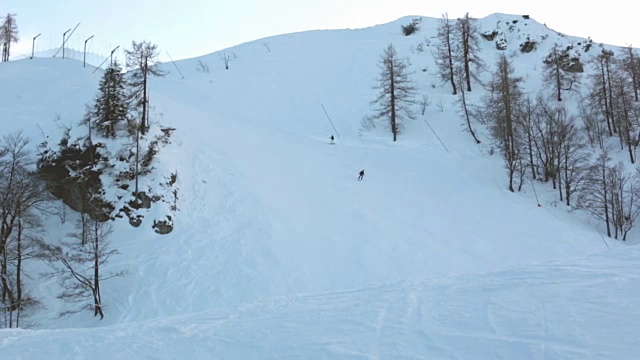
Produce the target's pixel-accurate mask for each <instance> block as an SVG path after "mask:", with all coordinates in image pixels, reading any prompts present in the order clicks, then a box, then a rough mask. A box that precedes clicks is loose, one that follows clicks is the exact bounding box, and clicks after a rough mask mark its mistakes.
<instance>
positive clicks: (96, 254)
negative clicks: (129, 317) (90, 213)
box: [93, 220, 104, 320]
mask: <svg viewBox="0 0 640 360" xmlns="http://www.w3.org/2000/svg"><path fill="white" fill-rule="evenodd" d="M93 236H94V248H93V249H94V251H93V300H94V314H93V316H97V315H100V320H102V319H103V318H104V313H103V311H102V301H101V299H100V240H101V239H100V227H99V222H98V221H97V220H94V234H93Z"/></svg>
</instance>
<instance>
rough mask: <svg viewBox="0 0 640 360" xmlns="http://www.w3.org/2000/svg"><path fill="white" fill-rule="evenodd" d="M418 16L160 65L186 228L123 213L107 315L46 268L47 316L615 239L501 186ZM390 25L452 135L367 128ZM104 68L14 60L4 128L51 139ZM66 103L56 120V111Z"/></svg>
mask: <svg viewBox="0 0 640 360" xmlns="http://www.w3.org/2000/svg"><path fill="white" fill-rule="evenodd" d="M406 21H407V19H401V20H399V21H397V22H394V23H391V24H385V25H381V26H376V27H373V28H369V29H362V30H344V31H317V32H307V33H300V34H291V35H283V36H280V37H274V38H270V39H265V40H264V41H257V42H253V43H247V44H242V45H239V46H238V47H236V48H233V49H229V50H228V52H227V54H228V55H231V54H232V53H234V52H237V55H238V56H237V58H234V59H233V61H232V62H231V63H230V69H229V70H225V69H224V68H223V67H222V65H221V63H219V62H220V59H219V58H218V54H212V55H208V56H205V57H203V58H202V59H203V60H204V61H208V62H209V63H211V64H210V66H211V71H210V72H209V73H206V72H197V71H196V69H195V66H196V63H197V59H192V60H185V61H182V62H178V63H177V64H178V65H179V66H181V67H182V69H183V74H184V75H185V79H182V78H181V77H178V76H176V74H175V73H172V74H169V76H167V77H166V78H159V79H153V81H152V82H151V104H152V107H153V108H152V112H151V119H152V126H157V125H158V122H160V123H162V124H163V125H166V126H172V127H175V128H176V131H175V133H174V136H173V138H172V142H173V145H172V146H171V147H170V148H168V149H167V150H166V151H164V150H163V152H162V153H161V154H160V155H159V161H162V166H163V167H164V168H166V169H175V170H176V171H177V174H178V187H179V189H180V192H179V194H178V199H179V201H178V207H179V208H180V211H179V213H178V216H177V218H176V219H175V229H174V231H173V232H172V233H171V234H169V235H165V236H158V235H156V234H154V233H153V232H151V231H148V229H147V230H142V228H139V229H134V228H131V227H130V226H129V225H128V224H126V221H119V225H118V226H117V229H116V232H115V233H114V235H113V237H112V238H113V246H114V247H115V248H117V249H118V250H119V251H120V253H121V254H120V255H118V256H116V257H113V258H112V260H111V262H110V267H111V268H113V269H125V270H128V271H129V276H127V277H125V278H118V279H112V280H110V281H109V282H105V283H104V284H103V285H101V287H102V289H103V292H104V295H103V299H104V303H105V306H106V308H105V311H106V313H107V316H106V317H105V319H104V320H103V321H97V320H94V319H87V318H88V316H86V315H87V314H78V315H75V316H74V317H71V318H70V319H67V320H64V321H63V320H58V319H56V318H55V317H56V314H57V312H58V311H59V310H63V309H64V306H65V305H64V304H61V303H59V302H57V301H56V300H55V299H53V296H54V295H55V287H56V285H55V284H54V282H51V283H47V284H44V285H42V286H40V287H39V288H38V289H35V292H36V294H37V295H39V296H41V297H43V298H45V299H50V301H49V300H47V301H46V302H45V303H46V304H47V309H46V310H44V311H41V312H39V313H38V315H37V316H36V317H35V320H36V322H37V323H38V324H39V325H40V326H41V327H45V328H55V327H94V326H107V325H116V324H118V323H121V322H126V323H133V322H137V321H143V320H151V319H154V318H160V317H170V316H183V315H185V314H189V313H192V312H202V311H210V310H211V309H215V308H219V307H227V308H228V307H234V306H238V305H243V304H249V303H254V302H260V301H262V300H263V299H264V298H268V297H272V296H293V297H295V296H297V295H299V294H313V293H326V292H330V291H341V290H345V289H357V288H365V287H371V286H377V285H379V284H389V283H395V282H398V281H410V280H422V279H431V278H438V277H442V276H449V275H452V274H465V273H473V272H479V271H497V270H501V269H505V268H511V267H514V266H519V265H522V264H530V263H538V262H544V261H549V260H557V259H566V258H574V257H580V256H584V255H586V254H591V253H595V252H601V251H603V250H605V249H606V247H605V245H604V244H603V242H602V239H601V238H600V236H599V235H598V233H597V232H595V231H594V230H593V229H591V228H589V227H586V226H585V225H584V223H582V222H581V221H579V220H578V219H577V218H576V217H573V216H572V215H570V214H567V213H566V211H564V210H563V209H554V208H548V207H546V206H545V207H542V208H539V207H537V206H536V203H535V201H534V199H533V198H532V197H531V196H529V194H524V195H523V194H512V193H509V192H508V191H506V190H505V189H504V188H505V185H504V184H505V170H504V165H503V162H502V159H501V158H500V157H499V156H490V155H488V151H487V150H488V147H485V146H484V145H483V146H477V145H476V144H475V143H473V142H472V141H471V139H470V136H469V135H468V134H467V133H465V132H463V131H461V126H460V124H461V121H460V120H459V118H458V116H457V114H456V113H455V107H454V105H453V101H454V100H455V98H454V97H452V96H451V95H450V94H449V91H448V90H447V89H446V87H440V86H436V87H435V88H432V87H431V83H437V80H436V79H435V77H434V75H433V69H432V68H431V70H430V71H427V72H422V71H420V69H421V68H422V67H423V66H426V65H427V64H428V63H429V61H430V60H429V59H428V57H427V56H426V55H425V54H424V53H412V50H411V49H413V48H415V46H416V44H417V43H419V42H421V41H423V40H424V39H423V38H422V35H423V33H419V35H418V36H415V37H405V36H403V35H402V34H401V33H400V31H399V29H400V24H401V23H404V22H406ZM424 31H425V33H432V31H433V29H431V30H429V26H425V28H424ZM390 41H393V42H394V43H395V44H396V45H397V47H398V49H399V50H398V51H399V52H400V54H401V55H402V56H405V55H407V56H410V59H411V61H412V64H413V65H412V70H416V78H415V79H414V80H415V81H416V82H417V83H418V85H419V88H420V92H421V93H425V94H427V95H428V96H429V97H430V98H431V99H432V100H433V104H432V105H431V106H429V107H428V108H427V109H426V114H425V117H424V119H428V120H429V121H430V123H431V124H432V126H433V127H434V128H435V129H436V130H437V131H438V134H439V135H440V137H441V138H442V139H444V140H445V141H446V142H447V145H448V149H449V151H451V152H450V153H448V152H446V151H445V150H444V149H443V147H442V146H441V145H440V144H439V143H438V141H437V139H436V138H435V137H434V135H433V134H432V133H431V132H430V130H429V128H428V127H427V126H426V124H425V123H424V122H423V121H422V119H419V120H416V121H411V122H407V123H406V127H405V130H404V132H403V133H402V134H401V136H400V138H399V141H398V142H397V143H393V142H391V141H390V136H389V134H388V133H387V131H386V130H384V128H382V127H380V128H379V129H376V131H374V132H373V133H364V134H363V135H362V136H360V135H361V132H360V125H359V122H360V118H361V117H362V115H364V114H365V113H367V112H368V110H369V109H370V105H369V101H370V100H371V99H372V98H373V97H374V95H375V92H374V91H373V90H372V89H371V85H373V83H374V82H375V77H376V76H377V69H376V63H377V61H378V58H379V55H380V53H381V51H382V49H383V48H384V47H385V46H386V45H387V44H388V43H389V42H390ZM263 43H268V44H269V49H268V50H267V49H266V48H265V47H264V46H262V45H263ZM489 45H491V44H485V45H484V47H485V48H486V49H488V48H489V47H490V46H489ZM487 51H488V50H487ZM527 59H532V60H531V61H536V62H537V61H539V60H540V58H539V56H534V57H531V58H527ZM212 61H216V62H218V63H217V64H218V67H217V68H216V69H215V70H214V69H213V63H212ZM523 61H524V62H525V63H526V61H527V60H523ZM166 65H169V66H170V65H171V64H166ZM73 66H75V67H76V68H75V69H74V68H73ZM429 66H431V65H429ZM167 69H171V68H167ZM99 73H100V71H98V72H97V73H96V74H92V70H91V69H88V68H87V69H83V68H82V67H81V64H79V63H77V62H74V61H70V60H62V59H34V60H22V61H17V62H12V63H9V64H3V65H2V66H0V79H2V81H3V84H4V83H6V84H10V85H11V86H10V87H8V90H6V89H5V90H3V93H5V92H6V93H7V94H9V95H10V96H0V110H2V111H3V112H2V113H3V114H8V115H7V117H5V118H4V119H7V120H5V121H6V122H7V127H6V128H7V129H11V130H13V129H16V128H19V127H20V126H22V124H23V125H24V126H25V127H26V128H27V134H28V135H31V136H33V137H34V140H35V141H39V139H40V138H41V137H42V135H43V134H42V133H41V132H40V129H39V128H38V126H36V125H35V124H36V123H37V124H38V125H39V126H40V127H41V128H42V129H43V132H44V133H45V134H46V135H48V136H50V139H49V141H57V139H58V138H59V134H60V132H61V130H62V126H63V124H64V125H65V126H67V125H68V124H75V123H76V122H77V121H78V120H80V118H81V116H82V112H83V111H84V104H85V103H86V102H87V101H89V100H90V99H91V98H92V97H93V96H94V94H95V86H96V84H97V81H98V79H99ZM36 85H37V86H36ZM480 94H481V92H478V95H473V96H475V97H478V96H480ZM439 100H442V110H440V109H439V107H438V106H437V103H438V101H439ZM320 104H324V105H326V107H327V109H328V110H329V113H330V115H331V117H332V118H333V122H334V124H335V126H336V128H337V129H338V130H339V132H340V137H339V138H338V141H337V142H338V144H336V145H329V144H328V137H329V135H330V134H332V133H333V129H332V128H331V126H330V124H329V123H328V121H327V119H326V117H325V114H324V112H323V111H322V108H321V107H320ZM57 113H60V114H61V119H62V120H61V121H58V122H55V121H53V120H48V119H53V117H54V116H55V114H57ZM43 119H44V120H43ZM16 120H17V121H16ZM60 122H63V124H60ZM336 135H337V134H336ZM483 140H486V138H483ZM361 169H365V172H366V176H365V178H364V181H361V182H358V181H356V176H357V172H358V171H360V170H361ZM120 224H121V225H120ZM53 226H56V229H57V227H59V225H52V227H53ZM611 246H613V247H616V246H620V244H618V243H615V242H614V243H612V245H611Z"/></svg>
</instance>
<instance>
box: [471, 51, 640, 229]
mask: <svg viewBox="0 0 640 360" xmlns="http://www.w3.org/2000/svg"><path fill="white" fill-rule="evenodd" d="M563 59H564V60H563ZM566 59H567V58H566V57H563V55H562V52H561V51H559V50H558V48H557V47H554V48H553V49H552V50H551V53H550V54H549V56H547V57H546V58H545V59H544V61H543V65H544V71H543V76H544V83H545V84H546V85H547V86H546V87H547V88H548V89H550V91H551V94H549V93H548V92H545V91H541V92H540V93H539V94H538V95H537V96H536V97H535V98H531V97H530V96H528V95H526V94H525V92H524V91H523V89H522V86H523V81H524V80H523V79H522V78H521V77H518V76H515V75H514V70H513V66H512V64H511V61H510V60H509V59H508V58H507V57H506V56H504V55H503V56H501V57H500V58H499V60H498V62H497V64H496V68H495V70H494V71H493V73H492V79H491V81H490V82H489V84H488V85H487V90H488V92H487V95H486V96H485V99H484V101H483V105H482V106H481V108H479V109H477V110H476V112H475V115H476V116H477V117H478V118H479V119H481V121H483V122H484V123H486V124H488V126H489V128H490V130H491V135H492V137H493V139H494V140H495V142H496V144H498V147H499V148H500V151H501V153H502V155H503V156H504V160H505V164H506V168H507V172H508V178H509V181H508V188H509V190H511V191H515V190H516V189H517V190H518V191H519V190H521V189H522V186H523V183H524V181H525V180H526V178H527V176H530V178H532V179H536V180H539V181H542V182H550V183H551V185H552V187H553V188H554V189H557V191H558V197H559V199H560V201H563V202H565V203H566V205H567V206H572V205H576V206H578V207H580V208H583V209H586V210H588V211H589V212H591V213H592V214H593V215H595V216H596V217H598V218H600V219H602V220H603V221H604V224H605V226H606V232H607V235H608V236H610V237H614V238H616V239H619V238H620V239H622V240H626V236H627V233H628V232H629V230H630V229H631V228H632V227H633V226H634V223H635V220H636V219H637V217H638V214H640V202H638V201H637V200H636V198H637V197H638V196H639V195H640V192H639V188H640V187H639V185H640V182H639V181H640V173H638V171H635V172H633V173H631V174H629V173H628V171H626V170H625V166H624V164H623V163H622V162H618V163H614V162H613V161H612V159H611V156H610V153H611V151H612V144H615V143H616V142H618V143H619V146H620V150H625V148H626V150H627V151H628V154H629V160H630V162H631V163H634V162H635V159H636V156H635V154H636V149H637V147H638V145H640V101H639V100H638V96H637V89H638V79H639V78H640V76H639V75H640V62H639V61H638V58H637V55H635V54H634V52H633V50H632V49H631V48H629V49H628V51H627V52H626V54H624V55H623V56H622V57H621V58H620V59H618V60H614V57H613V53H612V52H611V51H607V50H604V51H602V53H601V54H599V55H598V56H596V57H595V58H594V60H593V62H592V63H591V66H592V67H593V70H594V71H593V72H592V73H591V75H589V76H588V80H587V81H588V84H587V85H588V89H589V90H588V91H587V92H586V96H584V97H582V98H580V106H579V108H580V110H579V111H572V110H571V109H569V108H567V107H566V106H565V105H564V103H563V102H562V97H561V94H562V92H563V91H568V90H575V89H576V86H577V85H579V84H580V76H582V74H581V73H578V72H570V71H567V68H568V65H567V64H568V63H569V62H571V61H573V60H570V61H567V60H566ZM567 85H568V86H567ZM614 136H615V137H614ZM616 137H617V139H616ZM612 140H617V141H612Z"/></svg>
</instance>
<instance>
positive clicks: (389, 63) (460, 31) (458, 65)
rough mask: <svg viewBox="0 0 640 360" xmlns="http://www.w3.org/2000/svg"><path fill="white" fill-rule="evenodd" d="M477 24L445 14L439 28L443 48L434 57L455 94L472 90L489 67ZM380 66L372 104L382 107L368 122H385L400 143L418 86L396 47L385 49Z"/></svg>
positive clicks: (411, 114) (464, 100) (440, 46)
mask: <svg viewBox="0 0 640 360" xmlns="http://www.w3.org/2000/svg"><path fill="white" fill-rule="evenodd" d="M475 21H476V20H475V19H473V18H471V17H470V16H469V14H468V13H466V14H465V15H464V17H462V18H459V19H457V20H456V21H455V22H454V21H452V20H450V19H449V18H448V17H447V15H446V14H445V15H444V16H443V18H442V20H441V21H440V24H439V27H438V40H439V45H438V47H437V52H436V54H435V55H434V56H435V59H436V63H437V65H438V69H439V70H440V76H441V78H442V80H444V81H447V82H449V83H450V84H451V88H452V91H453V94H454V95H457V94H458V93H459V92H464V91H471V90H472V87H471V84H472V80H478V74H479V73H480V72H481V71H482V70H483V69H484V67H485V63H484V61H483V60H482V58H481V57H480V48H479V36H478V27H477V25H476V22H475ZM379 67H380V77H379V78H378V84H377V85H376V86H375V87H374V89H376V90H378V91H379V94H378V96H377V97H376V98H375V99H374V100H373V101H372V105H373V104H375V105H377V106H378V107H377V108H376V110H375V114H374V115H373V116H372V117H371V118H367V119H365V120H366V121H367V122H371V121H372V120H383V121H384V122H386V123H388V125H389V128H390V130H391V133H392V135H393V141H396V140H397V136H398V134H399V133H400V130H401V129H402V121H403V120H405V119H414V118H415V115H414V113H413V111H412V109H411V106H412V105H413V104H415V103H416V99H415V95H416V85H415V84H414V83H413V82H412V81H411V79H410V73H409V72H408V71H407V68H408V63H407V61H406V60H405V59H401V58H399V57H398V54H397V52H396V50H395V47H394V46H393V44H389V45H388V46H387V48H385V50H384V52H383V54H382V56H381V59H380V62H379ZM462 98H463V100H462V101H463V106H464V108H463V109H464V112H465V114H466V117H467V119H468V120H469V121H468V122H467V123H468V127H469V130H470V132H471V134H472V135H473V137H474V138H475V139H476V142H478V143H480V140H478V138H477V137H476V136H475V133H474V131H473V129H472V127H471V122H470V116H469V114H468V111H467V107H466V106H467V105H466V98H464V94H463V96H462ZM426 103H427V99H423V101H422V104H423V106H424V104H426Z"/></svg>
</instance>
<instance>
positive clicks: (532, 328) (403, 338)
mask: <svg viewBox="0 0 640 360" xmlns="http://www.w3.org/2000/svg"><path fill="white" fill-rule="evenodd" d="M638 261H640V252H638V249H637V248H635V249H622V250H617V251H612V252H608V253H606V254H601V255H594V256H589V257H585V258H583V259H580V260H575V261H568V262H561V263H549V264H544V265H534V266H529V267H525V268H514V269H509V270H505V271H500V272H489V273H479V274H467V275H463V276H454V277H442V278H438V279H434V280H429V281H422V282H401V283H394V284H383V285H380V286H375V287H370V288H360V289H354V290H349V291H337V292H330V293H322V294H314V295H308V296H295V297H292V296H290V297H282V298H275V299H269V300H267V301H264V302H260V303H257V304H253V305H248V306H239V307H233V308H220V309H208V310H206V311H201V312H195V313H190V314H186V315H184V316H177V317H162V318H156V319H151V320H148V321H141V322H135V323H131V324H119V325H115V326H110V327H107V328H93V329H85V328H77V329H68V330H37V331H33V330H4V331H2V332H0V344H1V346H2V353H3V356H5V357H6V358H22V359H31V358H33V359H36V358H43V359H44V358H49V359H50V358H55V359H89V358H90V359H116V358H117V359H140V358H150V359H211V358H215V359H218V358H219V359H283V358H288V359H612V360H613V359H615V360H618V359H635V358H636V357H637V343H638V341H639V340H640V338H639V336H638V334H637V332H634V331H626V330H632V329H634V328H635V327H636V324H637V323H638V321H640V311H639V310H638V307H637V304H635V302H634V301H633V299H637V298H638V295H637V291H638V290H637V286H636V285H637V284H638V281H640V270H638V266H637V264H638Z"/></svg>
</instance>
